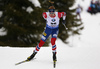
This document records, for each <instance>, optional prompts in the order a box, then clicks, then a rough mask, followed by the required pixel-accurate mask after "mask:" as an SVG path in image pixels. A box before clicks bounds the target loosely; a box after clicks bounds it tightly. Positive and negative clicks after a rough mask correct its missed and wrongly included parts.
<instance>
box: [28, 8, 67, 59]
mask: <svg viewBox="0 0 100 69" xmlns="http://www.w3.org/2000/svg"><path fill="white" fill-rule="evenodd" d="M61 17H63V21H62V23H63V24H65V22H66V21H65V19H66V13H65V12H55V7H54V6H50V7H49V12H44V13H43V18H44V19H45V20H46V29H45V31H44V33H43V36H42V38H41V40H40V43H39V44H38V45H37V46H36V48H35V50H34V51H33V53H32V55H31V56H29V57H28V58H27V60H29V61H30V60H31V59H33V58H34V57H35V55H36V54H37V52H38V51H39V50H40V48H41V47H42V46H43V45H44V43H45V41H46V40H47V38H48V37H49V36H50V35H51V36H52V38H51V44H52V52H53V61H56V60H57V59H56V48H57V47H56V44H55V41H56V39H57V35H58V32H59V21H60V18H61Z"/></svg>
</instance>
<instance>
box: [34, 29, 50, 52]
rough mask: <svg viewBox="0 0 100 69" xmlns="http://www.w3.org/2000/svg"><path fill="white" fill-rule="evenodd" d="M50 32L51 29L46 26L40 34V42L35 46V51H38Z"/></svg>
mask: <svg viewBox="0 0 100 69" xmlns="http://www.w3.org/2000/svg"><path fill="white" fill-rule="evenodd" d="M50 34H51V29H49V28H46V30H45V31H44V33H43V35H42V38H41V40H40V43H39V44H38V45H37V46H36V48H35V52H38V51H39V50H40V48H41V47H42V46H43V45H44V43H45V41H46V40H47V38H48V37H49V35H50Z"/></svg>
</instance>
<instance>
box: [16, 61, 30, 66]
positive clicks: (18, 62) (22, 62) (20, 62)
mask: <svg viewBox="0 0 100 69" xmlns="http://www.w3.org/2000/svg"><path fill="white" fill-rule="evenodd" d="M28 61H29V60H24V61H21V62H18V63H16V64H15V65H19V64H22V63H25V62H28Z"/></svg>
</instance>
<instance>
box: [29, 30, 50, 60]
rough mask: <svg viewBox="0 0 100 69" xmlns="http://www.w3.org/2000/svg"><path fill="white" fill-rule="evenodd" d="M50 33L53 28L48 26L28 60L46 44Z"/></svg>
mask: <svg viewBox="0 0 100 69" xmlns="http://www.w3.org/2000/svg"><path fill="white" fill-rule="evenodd" d="M50 34H51V29H49V28H46V30H45V31H44V33H43V36H42V38H41V40H40V43H39V44H38V45H37V46H36V48H35V50H34V51H33V53H32V55H31V56H29V57H28V58H27V60H29V61H30V60H32V59H33V58H34V57H35V55H36V54H37V52H38V51H39V50H40V48H41V47H42V46H43V45H44V43H45V41H46V39H47V38H48V37H49V35H50Z"/></svg>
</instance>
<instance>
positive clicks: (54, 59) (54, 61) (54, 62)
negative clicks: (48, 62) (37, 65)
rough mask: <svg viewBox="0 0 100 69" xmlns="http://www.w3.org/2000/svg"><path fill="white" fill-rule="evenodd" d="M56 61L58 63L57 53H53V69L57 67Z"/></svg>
mask: <svg viewBox="0 0 100 69" xmlns="http://www.w3.org/2000/svg"><path fill="white" fill-rule="evenodd" d="M56 61H57V58H56V52H53V67H54V68H55V67H56Z"/></svg>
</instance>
